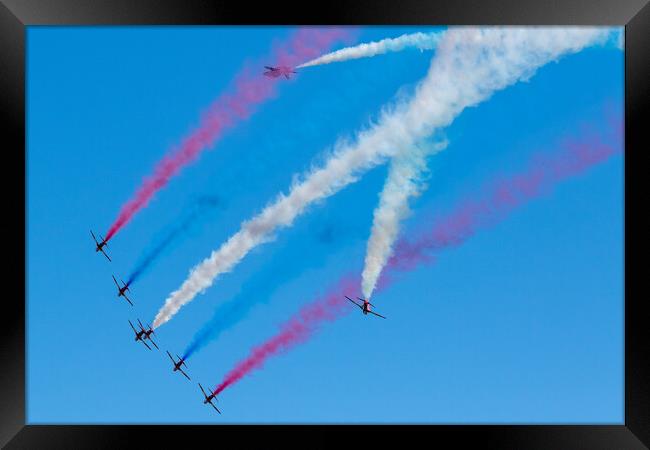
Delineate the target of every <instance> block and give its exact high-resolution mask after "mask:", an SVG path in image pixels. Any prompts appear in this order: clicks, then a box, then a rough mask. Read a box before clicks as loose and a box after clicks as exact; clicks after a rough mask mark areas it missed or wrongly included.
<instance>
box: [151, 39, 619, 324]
mask: <svg viewBox="0 0 650 450" xmlns="http://www.w3.org/2000/svg"><path fill="white" fill-rule="evenodd" d="M606 37H607V29H605V28H588V27H580V28H559V27H558V28H536V27H527V28H514V27H508V28H485V29H475V28H465V27H463V28H457V29H454V30H450V31H447V32H446V33H445V36H444V38H443V39H442V40H441V41H440V43H439V46H438V53H437V56H436V57H435V58H434V59H433V60H432V62H431V66H430V68H429V72H428V74H427V76H426V77H425V78H424V80H422V81H421V82H420V83H419V84H418V86H417V87H416V89H415V93H414V95H413V97H412V98H411V99H410V100H408V101H401V102H398V103H397V104H395V105H394V106H393V107H392V108H390V109H385V110H384V111H383V112H382V114H381V116H380V118H379V120H378V121H377V123H376V124H375V125H374V126H372V127H371V128H369V129H367V130H364V131H361V132H359V133H358V134H357V136H356V140H355V142H352V143H339V144H338V145H337V146H336V147H335V149H334V151H333V153H332V155H331V157H330V159H329V160H328V161H327V162H326V164H325V165H324V166H323V167H322V168H319V169H314V170H312V171H311V172H309V173H308V174H307V175H306V176H304V177H303V178H302V179H301V181H300V182H295V183H294V184H293V185H292V187H291V190H290V191H289V194H288V195H284V194H280V195H279V197H278V198H277V199H276V201H275V202H273V203H271V204H270V205H268V206H267V207H266V208H265V209H264V210H262V212H261V213H260V214H258V215H257V216H255V217H253V218H252V219H250V220H248V221H246V222H244V223H243V224H242V227H241V229H240V231H238V232H237V233H236V234H234V235H233V236H231V237H230V238H229V239H228V240H227V241H226V242H225V243H224V244H223V245H222V246H221V247H220V248H219V249H217V250H214V251H213V252H212V254H211V255H210V256H209V257H208V258H206V259H205V260H204V261H202V262H201V263H200V264H199V265H197V266H196V267H194V268H193V269H192V270H191V271H190V274H189V276H188V278H187V279H186V280H185V281H184V282H183V284H182V285H181V287H180V288H179V289H178V290H176V291H174V292H172V293H171V294H170V295H169V296H168V297H167V299H166V300H165V304H164V305H163V306H162V308H161V309H160V310H159V311H158V314H157V315H156V317H155V319H154V324H153V326H154V328H156V327H159V326H160V325H162V324H163V323H165V322H167V321H168V320H169V319H171V317H172V316H173V315H174V314H175V313H176V312H177V311H178V310H179V309H180V308H181V307H182V306H183V305H185V304H186V303H188V302H190V301H191V300H192V299H193V298H194V297H195V296H196V295H197V294H199V293H200V292H202V291H204V290H205V289H207V288H208V287H210V286H211V285H212V283H213V282H214V280H215V279H216V278H217V277H218V276H219V275H220V274H222V273H224V272H229V271H230V270H232V268H233V267H234V266H235V265H236V264H237V263H238V262H239V261H241V259H242V258H243V257H244V256H246V254H247V253H248V252H249V251H250V250H251V249H253V248H254V247H255V246H257V245H259V244H261V243H263V242H267V241H269V240H271V239H272V238H273V233H274V231H275V230H277V229H278V228H280V227H286V226H290V225H291V224H292V223H293V221H294V219H295V218H296V217H297V216H298V215H300V214H301V213H303V212H304V211H305V209H306V208H307V207H308V206H309V205H311V204H312V203H314V202H317V201H319V200H322V199H324V198H326V197H329V196H330V195H333V194H334V193H336V192H337V191H339V190H340V189H341V188H343V187H344V186H346V185H348V184H350V183H352V182H353V181H355V180H357V178H358V177H359V176H360V174H361V173H362V172H364V171H366V170H368V169H370V168H371V167H374V166H376V165H377V164H380V163H382V162H384V161H385V160H386V158H389V157H392V156H394V155H395V154H396V152H399V151H403V149H408V148H411V147H412V146H413V145H414V144H415V143H416V142H419V141H420V140H421V139H423V138H425V137H426V136H429V135H430V134H431V133H432V132H433V130H435V129H436V128H440V127H444V126H447V125H449V124H450V123H451V122H452V121H453V119H454V118H455V117H456V116H458V115H459V114H460V113H461V112H462V111H463V109H465V108H466V107H468V106H473V105H476V104H478V103H480V102H481V101H484V100H486V99H487V98H489V97H490V96H491V95H492V93H493V92H495V91H497V90H500V89H503V88H505V87H507V86H508V85H511V84H513V83H515V82H517V81H518V80H525V79H528V78H529V77H530V76H532V75H533V73H534V72H535V70H536V69H537V68H539V67H541V66H542V65H544V64H546V63H548V62H550V61H553V60H555V59H557V58H559V57H560V56H562V55H564V54H567V53H574V52H577V51H580V50H581V49H582V48H584V47H585V46H587V45H590V44H593V43H594V42H596V41H598V40H604V39H605V38H606Z"/></svg>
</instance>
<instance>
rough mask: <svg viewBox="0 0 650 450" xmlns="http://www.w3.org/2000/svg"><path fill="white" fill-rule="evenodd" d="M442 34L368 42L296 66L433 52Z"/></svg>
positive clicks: (426, 34)
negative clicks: (408, 50) (413, 50)
mask: <svg viewBox="0 0 650 450" xmlns="http://www.w3.org/2000/svg"><path fill="white" fill-rule="evenodd" d="M443 33H444V32H435V33H413V34H403V35H402V36H399V37H396V38H387V39H382V40H381V41H376V42H368V43H365V44H359V45H355V46H354V47H347V48H342V49H340V50H336V51H334V52H331V53H328V54H326V55H323V56H320V57H318V58H316V59H312V60H311V61H307V62H306V63H303V64H300V65H299V66H297V67H296V68H297V69H301V68H303V67H312V66H321V65H323V64H331V63H333V62H341V61H348V60H350V59H359V58H371V57H373V56H377V55H383V54H384V53H389V52H399V51H402V50H404V49H406V48H418V49H420V50H434V49H435V48H436V47H437V45H438V42H440V39H441V38H442V35H443Z"/></svg>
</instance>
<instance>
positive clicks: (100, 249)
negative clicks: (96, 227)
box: [90, 230, 111, 261]
mask: <svg viewBox="0 0 650 450" xmlns="http://www.w3.org/2000/svg"><path fill="white" fill-rule="evenodd" d="M90 234H92V235H93V240H94V241H95V244H96V247H95V252H102V253H103V254H104V256H105V257H106V258H108V260H109V261H110V260H111V258H109V257H108V255H107V254H106V252H105V251H104V247H105V246H106V245H108V242H106V239H104V238H103V237H101V235H100V236H99V237H100V239H101V240H102V241H101V242H97V238H96V237H95V233H93V230H90Z"/></svg>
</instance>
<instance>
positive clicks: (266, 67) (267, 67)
mask: <svg viewBox="0 0 650 450" xmlns="http://www.w3.org/2000/svg"><path fill="white" fill-rule="evenodd" d="M264 68H265V69H269V70H277V69H276V68H275V67H271V66H264Z"/></svg>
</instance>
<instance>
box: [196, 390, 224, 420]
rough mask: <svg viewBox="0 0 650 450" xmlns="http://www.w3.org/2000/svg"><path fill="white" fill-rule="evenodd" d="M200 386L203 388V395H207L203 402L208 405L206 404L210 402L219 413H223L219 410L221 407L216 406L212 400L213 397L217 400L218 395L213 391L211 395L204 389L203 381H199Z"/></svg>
mask: <svg viewBox="0 0 650 450" xmlns="http://www.w3.org/2000/svg"><path fill="white" fill-rule="evenodd" d="M199 387H200V388H201V392H203V396H204V397H205V400H203V404H204V405H206V404H208V403H209V404H210V405H211V406H212V407H213V408H214V409H216V410H217V412H218V413H219V414H221V411H219V408H217V407H216V406H214V403H212V400H213V399H214V400H215V401H217V396H216V395H215V393H214V392H212V393H210V395H208V394H206V393H205V391H204V390H203V386H201V383H199Z"/></svg>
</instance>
